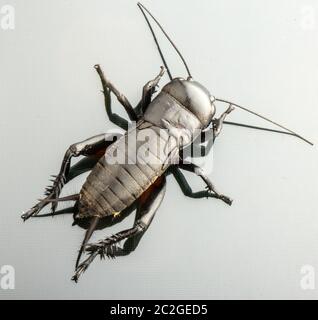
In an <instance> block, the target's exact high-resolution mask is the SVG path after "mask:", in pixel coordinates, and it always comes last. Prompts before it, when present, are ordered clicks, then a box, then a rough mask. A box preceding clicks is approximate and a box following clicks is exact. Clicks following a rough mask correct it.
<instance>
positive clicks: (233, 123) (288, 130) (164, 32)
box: [137, 2, 313, 145]
mask: <svg viewBox="0 0 318 320" xmlns="http://www.w3.org/2000/svg"><path fill="white" fill-rule="evenodd" d="M137 5H138V7H139V9H140V11H141V12H142V14H143V16H144V18H145V20H146V22H147V24H148V27H149V29H150V31H151V34H152V36H153V39H154V41H155V43H156V45H157V49H158V51H159V54H160V57H161V60H162V62H163V64H164V66H165V68H166V69H167V73H168V76H169V78H170V80H172V75H171V72H170V69H169V67H168V64H167V62H166V60H165V57H164V55H163V53H162V50H161V47H160V45H159V42H158V39H157V37H156V34H155V32H154V30H153V28H152V26H151V23H150V21H149V19H148V17H147V15H146V12H147V13H148V15H149V16H150V17H151V18H152V19H153V21H154V22H155V23H156V24H157V25H158V27H159V28H160V29H161V31H162V32H163V34H164V35H165V36H166V38H167V39H168V40H169V42H170V43H171V45H172V46H173V48H174V49H175V50H176V52H177V53H178V55H179V57H180V58H181V60H182V62H183V64H184V66H185V68H186V70H187V73H188V75H189V78H192V76H191V73H190V70H189V67H188V65H187V63H186V62H185V60H184V58H183V56H182V54H181V52H180V51H179V50H178V48H177V46H176V45H175V44H174V43H173V41H172V40H171V38H170V37H169V36H168V34H167V33H166V31H165V30H164V29H163V27H162V26H161V24H160V23H159V22H158V20H157V19H156V18H155V17H154V16H153V15H152V13H151V12H150V11H149V10H148V9H147V8H146V7H145V6H144V5H143V4H141V3H140V2H138V3H137ZM216 101H219V102H223V103H228V104H232V105H233V106H236V107H238V108H240V109H242V110H244V111H246V112H248V113H251V114H253V115H255V116H257V117H260V118H262V119H263V120H265V121H268V122H270V123H272V124H274V125H276V126H278V127H280V128H282V129H284V130H286V131H281V130H275V129H270V128H263V127H257V126H252V125H248V124H244V123H238V122H230V121H224V124H227V125H233V126H239V127H245V128H250V129H257V130H263V131H270V132H276V133H281V134H287V135H291V136H295V137H297V138H299V139H301V140H303V141H305V142H306V143H308V144H310V145H313V143H312V142H310V141H309V140H307V139H305V138H304V137H302V136H300V135H299V134H297V133H296V132H294V131H292V130H290V129H288V128H286V127H284V126H282V125H280V124H278V123H276V122H274V121H272V120H270V119H268V118H266V117H264V116H262V115H260V114H258V113H256V112H254V111H252V110H249V109H247V108H245V107H242V106H240V105H238V104H236V103H232V102H229V101H227V100H224V99H216Z"/></svg>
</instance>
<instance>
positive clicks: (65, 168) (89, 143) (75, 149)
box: [21, 134, 108, 220]
mask: <svg viewBox="0 0 318 320" xmlns="http://www.w3.org/2000/svg"><path fill="white" fill-rule="evenodd" d="M107 144H108V141H107V139H106V135H105V134H100V135H97V136H94V137H92V138H89V139H87V140H84V141H82V142H79V143H75V144H72V145H71V146H70V147H69V148H68V149H67V151H66V153H65V155H64V158H63V161H62V165H61V169H60V172H59V174H58V175H57V176H54V177H55V179H53V180H52V182H53V185H52V186H51V187H48V188H47V189H46V192H45V195H46V196H47V197H46V198H45V199H43V200H41V201H40V202H39V203H37V204H36V205H35V206H33V207H32V208H31V209H30V210H28V211H27V212H26V213H24V214H23V215H22V216H21V218H22V219H24V220H26V219H28V218H30V217H31V216H34V215H36V214H38V213H39V212H40V210H42V209H43V208H44V207H45V206H46V205H47V204H48V203H49V201H48V200H50V199H56V198H58V196H59V194H60V192H61V190H62V188H63V186H64V184H65V183H66V181H67V176H68V174H69V171H70V165H71V159H72V157H78V156H80V155H91V154H93V153H94V152H96V150H99V149H101V148H106V146H107ZM56 207H57V202H53V203H52V211H53V212H54V211H55V209H56Z"/></svg>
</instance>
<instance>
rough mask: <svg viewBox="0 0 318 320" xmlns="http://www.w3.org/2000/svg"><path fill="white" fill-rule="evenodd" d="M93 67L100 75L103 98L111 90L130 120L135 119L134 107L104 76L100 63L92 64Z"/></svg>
mask: <svg viewBox="0 0 318 320" xmlns="http://www.w3.org/2000/svg"><path fill="white" fill-rule="evenodd" d="M94 68H95V69H96V71H97V73H98V75H99V77H100V80H101V82H102V86H103V90H104V91H103V92H104V95H105V100H106V98H107V93H108V92H109V91H110V92H112V93H113V94H114V95H115V96H116V98H117V100H118V101H119V102H120V104H121V105H122V106H123V107H124V108H125V110H126V112H127V114H128V117H129V119H130V120H132V121H136V120H137V115H136V113H135V111H134V108H133V107H132V105H131V104H130V102H129V101H128V99H127V98H126V97H125V95H124V94H122V93H121V92H119V91H118V90H117V89H116V87H115V86H114V85H113V84H112V83H111V82H110V81H109V80H108V79H107V78H106V77H105V75H104V73H103V70H102V69H101V67H100V65H99V64H96V65H95V66H94Z"/></svg>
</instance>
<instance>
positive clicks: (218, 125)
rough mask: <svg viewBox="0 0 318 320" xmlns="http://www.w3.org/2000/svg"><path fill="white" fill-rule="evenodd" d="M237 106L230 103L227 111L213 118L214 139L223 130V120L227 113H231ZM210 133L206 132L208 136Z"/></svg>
mask: <svg viewBox="0 0 318 320" xmlns="http://www.w3.org/2000/svg"><path fill="white" fill-rule="evenodd" d="M234 109H235V108H234V107H233V106H232V105H231V104H230V105H229V107H228V108H227V110H226V111H225V112H223V113H222V114H221V116H220V117H219V118H217V119H214V120H212V124H213V125H212V130H213V139H215V138H216V137H217V136H218V135H219V134H220V132H221V130H222V127H223V122H224V120H225V118H226V117H227V115H229V114H230V113H231V112H232V111H233V110H234ZM209 136H210V135H209V134H208V133H206V137H209Z"/></svg>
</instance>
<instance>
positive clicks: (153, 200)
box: [72, 176, 166, 281]
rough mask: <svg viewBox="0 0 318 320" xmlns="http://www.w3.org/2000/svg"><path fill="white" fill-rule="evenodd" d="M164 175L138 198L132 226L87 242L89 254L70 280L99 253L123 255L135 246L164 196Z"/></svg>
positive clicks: (102, 254) (81, 271)
mask: <svg viewBox="0 0 318 320" xmlns="http://www.w3.org/2000/svg"><path fill="white" fill-rule="evenodd" d="M165 187H166V180H165V176H162V177H160V178H158V179H157V181H156V182H155V183H154V184H153V185H152V186H151V187H150V188H149V189H148V190H147V191H145V193H144V194H143V195H142V196H141V198H140V199H139V203H138V207H137V213H136V218H135V222H134V226H133V227H132V228H130V229H126V230H124V231H121V232H118V233H116V234H115V235H112V236H110V237H108V238H106V239H104V240H100V241H99V242H97V243H95V244H89V245H88V246H87V248H86V251H88V252H89V256H88V258H87V259H86V260H84V261H83V262H82V263H81V264H80V265H79V266H78V268H77V269H76V272H75V275H74V276H73V278H72V280H74V281H77V280H78V278H79V276H80V275H81V274H82V273H83V272H84V271H85V270H86V269H87V268H88V266H89V265H90V264H91V263H92V261H93V260H94V259H95V258H96V257H97V256H98V255H100V256H101V257H102V258H104V257H105V256H107V257H112V258H114V257H116V256H123V255H127V254H129V253H131V252H132V251H133V250H135V248H136V247H137V245H138V243H139V241H140V239H141V237H142V236H143V235H144V233H145V231H146V230H147V229H148V227H149V225H150V223H151V221H152V220H153V218H154V216H155V213H156V211H157V209H158V207H159V206H160V204H161V201H162V199H163V197H164V194H165V190H166V188H165ZM125 239H127V240H126V241H125V243H124V245H123V248H122V249H121V248H120V247H119V246H118V242H120V241H122V240H125Z"/></svg>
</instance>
